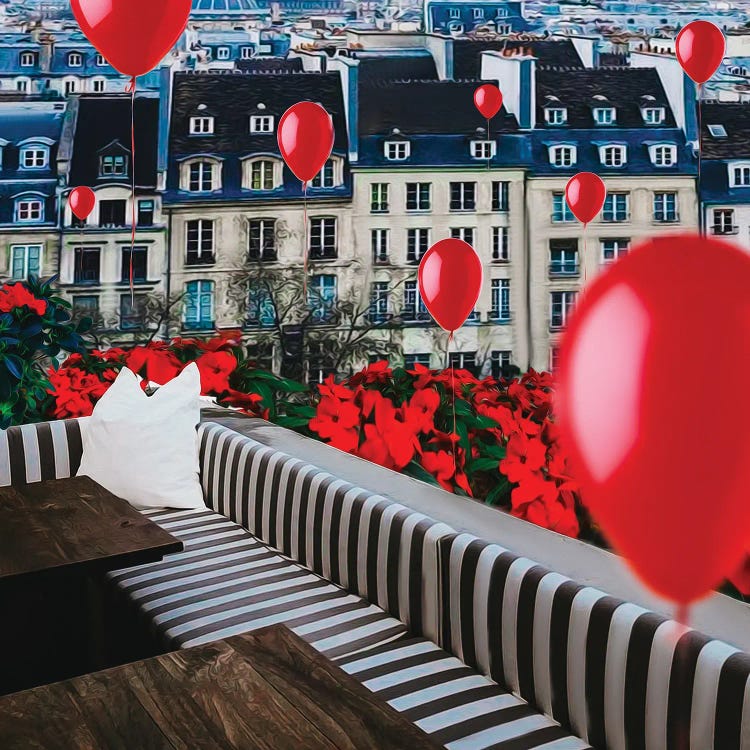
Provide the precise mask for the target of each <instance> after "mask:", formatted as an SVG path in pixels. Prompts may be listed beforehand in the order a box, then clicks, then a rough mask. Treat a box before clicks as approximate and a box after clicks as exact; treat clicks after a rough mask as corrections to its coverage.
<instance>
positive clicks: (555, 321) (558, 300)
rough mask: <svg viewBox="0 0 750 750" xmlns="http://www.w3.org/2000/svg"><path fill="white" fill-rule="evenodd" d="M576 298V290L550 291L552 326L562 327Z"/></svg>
mask: <svg viewBox="0 0 750 750" xmlns="http://www.w3.org/2000/svg"><path fill="white" fill-rule="evenodd" d="M575 300H576V292H551V293H550V328H562V327H563V326H564V325H565V324H566V323H567V322H568V316H569V315H570V311H571V309H572V307H573V304H574V303H575Z"/></svg>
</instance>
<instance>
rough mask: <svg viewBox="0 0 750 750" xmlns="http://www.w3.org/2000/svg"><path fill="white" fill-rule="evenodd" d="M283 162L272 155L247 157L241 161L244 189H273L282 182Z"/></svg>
mask: <svg viewBox="0 0 750 750" xmlns="http://www.w3.org/2000/svg"><path fill="white" fill-rule="evenodd" d="M283 168H284V163H283V162H282V161H281V159H276V158H273V157H272V156H256V157H248V158H245V159H244V160H243V161H242V187H243V188H244V189H245V190H275V189H276V188H279V187H281V186H282V184H283Z"/></svg>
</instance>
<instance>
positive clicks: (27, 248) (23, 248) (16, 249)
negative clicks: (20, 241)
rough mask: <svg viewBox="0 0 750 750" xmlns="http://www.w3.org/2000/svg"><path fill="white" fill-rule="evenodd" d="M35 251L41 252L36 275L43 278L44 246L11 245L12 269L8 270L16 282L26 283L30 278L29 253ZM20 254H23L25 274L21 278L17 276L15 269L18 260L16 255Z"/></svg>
mask: <svg viewBox="0 0 750 750" xmlns="http://www.w3.org/2000/svg"><path fill="white" fill-rule="evenodd" d="M32 249H35V250H37V251H38V252H39V263H38V268H37V272H36V275H37V276H41V275H42V260H43V252H44V250H43V245H36V244H31V245H11V246H10V268H9V269H8V270H9V271H10V276H11V278H12V279H13V280H14V281H25V280H26V279H28V277H29V273H30V270H29V251H30V250H32ZM17 252H20V253H22V254H23V273H22V275H21V276H18V275H16V273H15V270H14V267H15V260H16V253H17Z"/></svg>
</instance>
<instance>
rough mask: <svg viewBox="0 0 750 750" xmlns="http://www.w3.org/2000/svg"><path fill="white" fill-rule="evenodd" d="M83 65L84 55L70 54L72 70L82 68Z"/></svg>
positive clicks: (78, 53) (69, 63)
mask: <svg viewBox="0 0 750 750" xmlns="http://www.w3.org/2000/svg"><path fill="white" fill-rule="evenodd" d="M82 65H83V55H81V53H80V52H70V53H69V54H68V66H69V67H71V68H80V67H81V66H82Z"/></svg>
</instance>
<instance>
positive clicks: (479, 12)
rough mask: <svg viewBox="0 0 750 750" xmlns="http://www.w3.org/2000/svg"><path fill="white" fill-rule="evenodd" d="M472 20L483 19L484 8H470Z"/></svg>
mask: <svg viewBox="0 0 750 750" xmlns="http://www.w3.org/2000/svg"><path fill="white" fill-rule="evenodd" d="M472 11H473V15H474V20H475V21H478V20H479V19H480V18H484V8H472Z"/></svg>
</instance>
